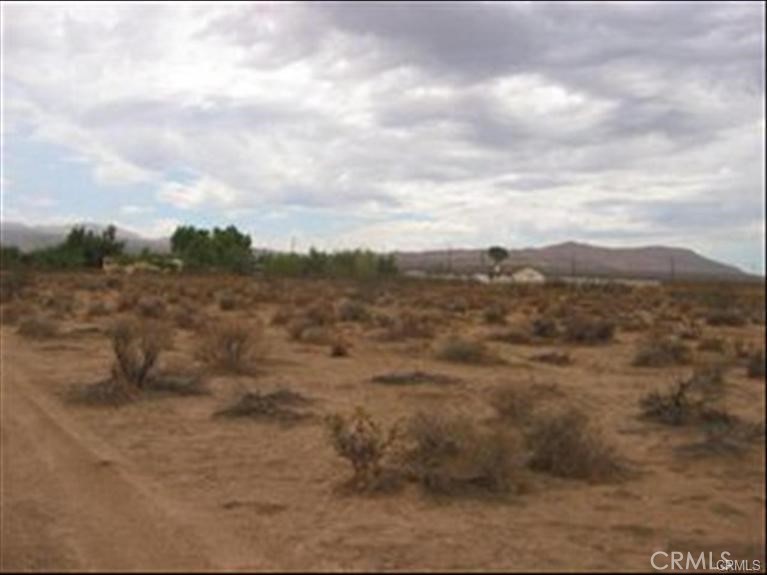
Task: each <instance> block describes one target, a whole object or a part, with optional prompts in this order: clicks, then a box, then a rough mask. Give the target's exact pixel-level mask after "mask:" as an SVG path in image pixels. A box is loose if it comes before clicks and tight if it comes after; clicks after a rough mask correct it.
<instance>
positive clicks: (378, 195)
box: [3, 2, 765, 249]
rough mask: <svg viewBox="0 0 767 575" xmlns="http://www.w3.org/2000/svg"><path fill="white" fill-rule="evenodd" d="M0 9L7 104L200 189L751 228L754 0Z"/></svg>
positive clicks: (758, 78) (248, 199)
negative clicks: (194, 179)
mask: <svg viewBox="0 0 767 575" xmlns="http://www.w3.org/2000/svg"><path fill="white" fill-rule="evenodd" d="M5 15H6V17H5V18H4V21H3V49H4V52H5V55H6V58H5V63H6V70H5V72H4V77H3V83H4V86H7V87H8V88H6V92H5V96H6V102H9V103H8V109H9V110H21V111H19V112H9V113H8V114H7V116H8V121H9V125H11V126H15V125H18V124H23V123H25V122H26V123H27V124H30V125H33V126H34V128H35V131H36V133H37V134H39V135H40V137H44V138H48V139H50V140H53V141H56V142H58V143H64V145H67V146H71V147H75V148H78V149H79V151H81V152H82V153H83V154H84V155H85V156H86V157H88V158H90V160H91V161H93V162H94V163H98V162H102V163H103V162H107V163H109V165H110V166H112V167H113V166H114V165H119V166H120V167H121V169H120V170H117V172H118V176H119V174H121V173H126V174H129V175H130V174H131V173H132V172H131V169H130V168H131V167H133V168H135V169H136V170H138V171H146V172H148V173H150V174H151V177H152V178H154V183H155V184H156V185H157V187H158V188H160V187H162V186H163V185H165V184H167V183H168V178H172V177H173V176H172V173H173V172H175V171H179V170H181V171H188V172H190V173H194V174H198V175H199V176H200V181H201V182H203V184H204V185H203V184H201V185H199V186H197V187H196V188H195V192H194V193H195V194H197V195H196V196H194V202H197V203H194V205H200V206H206V205H207V204H206V201H207V199H208V198H207V196H206V194H207V193H210V194H212V195H213V196H214V198H213V199H215V197H224V198H226V199H227V201H228V202H229V204H228V205H227V208H228V209H242V210H250V209H254V208H257V207H258V206H261V205H269V206H271V207H273V208H274V207H277V208H278V207H279V206H298V207H305V208H307V209H318V210H319V209H328V208H334V209H336V210H339V211H344V210H346V212H347V213H348V214H349V215H350V216H359V217H361V218H364V217H366V216H369V215H370V214H371V213H376V214H377V215H380V212H381V211H384V212H386V213H389V214H391V217H392V218H395V219H396V218H397V217H400V216H398V214H418V215H419V216H421V217H424V218H428V219H429V221H431V222H434V225H430V226H428V227H426V226H421V227H420V228H418V229H420V230H423V233H424V234H425V233H427V232H428V233H429V234H431V235H432V237H434V238H435V241H444V238H439V237H437V235H438V234H439V233H440V232H439V230H440V229H444V230H445V232H444V233H445V234H448V233H450V232H449V230H458V229H460V230H462V233H465V234H468V235H470V234H473V233H476V241H484V240H491V239H494V240H500V239H501V238H493V237H492V234H493V233H494V231H493V228H492V226H491V225H490V223H492V222H493V221H494V220H495V219H497V218H498V215H499V214H501V213H504V210H506V211H508V212H509V213H510V214H513V217H515V218H518V219H520V220H527V219H533V218H537V219H538V220H540V218H542V217H543V218H546V217H547V215H546V214H547V213H548V214H550V215H549V216H548V217H549V219H550V221H549V222H541V223H535V224H523V223H520V224H519V225H518V226H517V229H518V230H521V231H520V233H521V234H523V235H524V234H525V233H527V234H528V235H529V237H535V238H538V237H543V236H542V235H541V234H543V235H545V234H546V233H548V234H551V233H553V232H552V231H551V230H552V229H555V228H556V226H560V230H565V231H567V232H571V233H573V234H575V233H576V232H578V233H579V234H580V235H581V237H582V236H583V234H587V233H590V234H592V236H596V237H604V238H609V237H615V238H625V237H628V236H632V237H645V236H649V235H656V236H663V235H664V234H667V235H668V234H676V233H686V234H688V237H693V238H694V237H695V234H703V233H705V231H706V228H707V227H710V226H715V225H718V226H720V227H721V226H730V227H731V228H732V229H733V230H739V229H742V228H748V229H753V227H754V226H756V227H759V226H761V229H762V230H763V228H764V215H763V200H762V196H763V194H764V184H763V177H764V175H763V171H764V160H763V153H764V143H763V142H764V93H765V74H764V68H765V66H764V64H765V62H764V50H765V29H764V16H765V6H764V4H763V3H753V2H727V3H723V2H722V3H720V2H713V3H688V2H673V3H664V2H654V3H644V2H639V3H625V2H622V3H609V4H605V3H566V2H551V3H545V2H533V3H521V2H520V3H476V2H470V3H469V2H438V3H421V2H412V3H404V2H359V3H341V2H323V3H297V4H279V3H278V4H265V3H264V4H261V3H253V4H235V5H230V4H224V5H217V4H215V3H211V4H205V5H191V4H190V5H181V6H180V7H174V6H171V5H151V6H149V5H137V6H128V5H125V6H122V5H119V6H116V7H115V6H99V7H97V9H94V10H93V11H89V10H88V9H86V8H85V7H82V8H80V7H70V8H67V9H65V8H58V9H55V8H51V9H50V10H49V9H41V8H36V7H35V6H34V5H8V6H6V7H5ZM22 111H23V112H22ZM19 133H21V128H19ZM120 162H122V163H124V164H125V165H123V164H121V163H120ZM94 169H96V168H94ZM142 173H143V172H142ZM169 174H171V175H169ZM172 189H173V190H175V191H174V193H172V194H165V195H164V196H163V197H164V198H165V199H166V200H167V198H171V199H173V198H179V194H181V193H183V190H181V191H179V190H180V188H178V187H174V188H172ZM723 198H729V200H728V201H727V202H724V201H723ZM181 199H182V200H184V198H181ZM160 201H163V200H162V199H161V200H160ZM211 201H212V200H211ZM542 202H543V204H542ZM125 203H126V204H128V203H130V202H125ZM544 204H545V205H544ZM718 206H725V207H724V208H721V207H718ZM544 208H548V210H549V211H548V212H546V211H545V210H544ZM717 213H719V214H723V215H724V217H721V218H717V217H716V216H717ZM509 217H511V216H509ZM403 225H404V224H403ZM588 226H591V228H590V230H589V229H587V227H588ZM525 230H526V231H525ZM579 230H580V232H579ZM360 233H361V234H363V237H364V230H363V231H361V232H360ZM372 233H373V232H372V231H371V234H372ZM376 233H380V232H379V231H377V232H376ZM371 237H372V236H371ZM376 237H378V236H376ZM467 237H468V236H467ZM749 249H753V248H749Z"/></svg>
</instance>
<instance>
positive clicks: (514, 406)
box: [490, 385, 540, 424]
mask: <svg viewBox="0 0 767 575" xmlns="http://www.w3.org/2000/svg"><path fill="white" fill-rule="evenodd" d="M539 400H540V398H539V397H538V396H537V394H535V393H533V392H532V391H531V390H530V389H529V388H527V389H520V388H518V387H516V386H509V385H506V386H503V387H500V388H498V389H496V390H495V391H494V392H493V394H492V396H491V399H490V404H491V405H492V407H493V409H494V410H495V411H496V412H497V414H498V416H499V417H500V418H501V419H503V420H506V421H509V422H512V423H514V424H524V423H526V422H528V421H529V420H530V418H531V417H532V415H533V411H534V408H535V407H536V405H537V404H538V402H539Z"/></svg>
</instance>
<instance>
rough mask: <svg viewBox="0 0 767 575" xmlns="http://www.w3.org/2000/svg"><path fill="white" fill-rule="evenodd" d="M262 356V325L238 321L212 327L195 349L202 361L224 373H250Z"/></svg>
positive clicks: (263, 352) (263, 350) (224, 322)
mask: <svg viewBox="0 0 767 575" xmlns="http://www.w3.org/2000/svg"><path fill="white" fill-rule="evenodd" d="M264 354H265V346H264V335H263V326H262V325H261V324H260V323H258V322H255V323H245V322H242V321H239V320H226V321H222V322H218V323H216V324H214V325H212V326H211V327H210V328H209V329H208V330H207V332H206V333H205V334H204V335H203V336H202V338H201V340H200V343H199V345H198V347H197V357H198V358H199V359H200V360H201V361H202V362H204V363H205V364H207V365H208V366H209V367H211V368H213V369H218V370H221V371H224V372H228V373H252V372H253V371H254V370H255V369H256V367H257V364H258V363H259V362H260V361H261V359H262V358H263V356H264Z"/></svg>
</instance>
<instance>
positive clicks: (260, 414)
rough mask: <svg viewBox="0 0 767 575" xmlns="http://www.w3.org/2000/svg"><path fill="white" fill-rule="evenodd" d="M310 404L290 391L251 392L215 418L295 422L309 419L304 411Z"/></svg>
mask: <svg viewBox="0 0 767 575" xmlns="http://www.w3.org/2000/svg"><path fill="white" fill-rule="evenodd" d="M309 403H310V400H309V399H307V398H305V397H304V396H303V395H301V394H300V393H296V392H294V391H290V390H288V389H279V390H277V391H272V392H269V393H262V392H260V391H249V392H246V393H244V394H243V395H241V396H240V397H239V398H238V399H236V400H235V401H234V402H233V403H232V404H231V405H229V406H228V407H225V408H224V409H221V410H219V411H217V412H215V413H214V414H213V416H214V417H248V418H253V419H263V420H273V421H281V422H294V421H298V420H300V419H305V418H307V417H309V414H308V413H307V412H305V411H303V409H302V408H303V407H304V406H306V405H307V404H309Z"/></svg>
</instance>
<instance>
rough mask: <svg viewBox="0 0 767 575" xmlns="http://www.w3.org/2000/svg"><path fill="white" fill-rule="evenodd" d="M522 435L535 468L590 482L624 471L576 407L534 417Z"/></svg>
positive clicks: (612, 476) (530, 461)
mask: <svg viewBox="0 0 767 575" xmlns="http://www.w3.org/2000/svg"><path fill="white" fill-rule="evenodd" d="M524 435H525V441H526V443H527V446H528V449H529V451H530V459H529V465H530V467H531V468H532V469H534V470H537V471H543V472H545V473H549V474H551V475H555V476H558V477H565V478H570V479H586V480H590V481H603V480H609V479H613V478H616V477H618V476H620V475H622V474H623V472H624V471H625V466H624V464H623V463H622V462H621V461H620V459H619V458H618V456H617V455H616V452H615V449H614V448H613V447H612V446H610V445H608V444H607V443H605V441H604V440H603V439H602V437H601V435H600V434H599V433H598V432H597V431H596V430H595V429H594V428H593V427H592V426H591V425H590V423H589V420H588V417H587V416H586V415H585V414H584V413H582V412H580V411H578V410H576V409H573V408H570V409H567V410H565V411H564V412H559V413H552V414H547V415H544V416H537V417H535V418H534V419H533V421H532V423H531V425H529V427H528V428H527V429H526V430H525V433H524Z"/></svg>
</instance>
